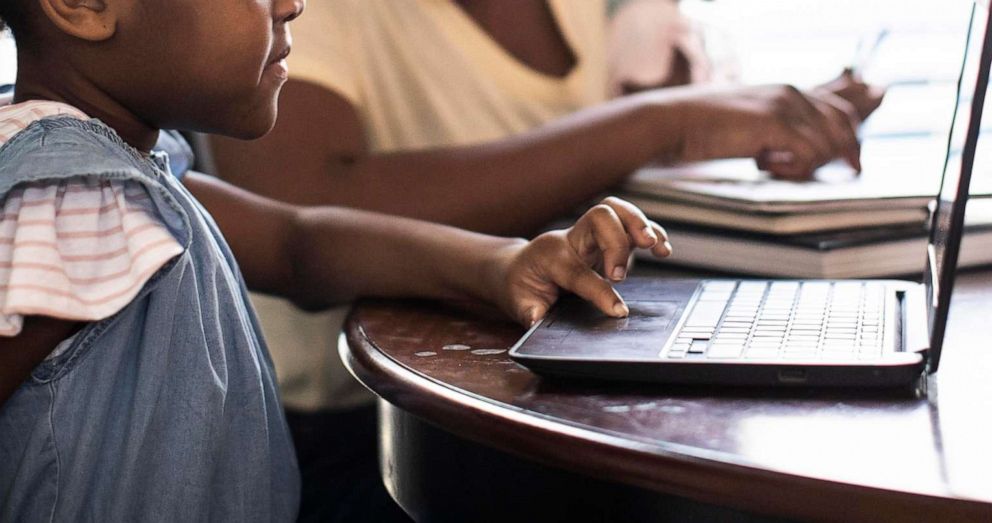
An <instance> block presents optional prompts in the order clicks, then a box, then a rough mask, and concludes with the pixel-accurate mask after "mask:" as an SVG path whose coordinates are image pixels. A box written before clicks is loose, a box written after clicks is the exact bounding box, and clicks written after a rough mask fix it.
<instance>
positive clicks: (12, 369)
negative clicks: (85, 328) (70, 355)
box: [0, 316, 81, 407]
mask: <svg viewBox="0 0 992 523" xmlns="http://www.w3.org/2000/svg"><path fill="white" fill-rule="evenodd" d="M80 326H81V324H80V323H78V322H74V321H66V320H57V319H53V318H45V317H39V316H32V317H27V318H25V319H24V327H23V329H22V330H21V332H20V334H18V335H17V336H15V337H11V338H8V337H0V407H2V406H3V404H4V403H5V402H6V401H7V399H8V398H10V396H11V395H12V394H14V391H15V390H17V387H19V386H20V385H21V383H24V380H26V379H27V378H28V376H30V375H31V369H34V368H35V367H37V366H38V364H39V363H41V362H42V361H43V360H44V359H45V357H46V356H48V354H49V353H51V352H52V351H53V350H54V349H55V347H56V346H58V344H59V343H60V342H61V341H62V340H64V339H66V338H68V337H69V336H72V335H73V333H75V332H76V331H77V330H79V328H80Z"/></svg>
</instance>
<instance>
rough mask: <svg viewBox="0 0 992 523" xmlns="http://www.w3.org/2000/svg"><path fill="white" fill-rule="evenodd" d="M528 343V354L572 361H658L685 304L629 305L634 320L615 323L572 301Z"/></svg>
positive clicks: (653, 303)
mask: <svg viewBox="0 0 992 523" xmlns="http://www.w3.org/2000/svg"><path fill="white" fill-rule="evenodd" d="M562 301H563V302H562V303H561V304H559V306H558V307H556V308H555V309H554V310H553V312H552V314H551V316H550V317H549V318H548V319H547V320H545V322H544V323H543V324H542V325H541V327H539V328H538V329H537V330H536V331H535V332H534V333H533V334H531V336H530V338H529V339H528V340H527V341H526V343H525V345H524V347H522V349H523V352H525V353H528V354H532V355H544V356H560V357H566V358H568V359H584V358H595V359H627V358H636V359H642V358H655V357H657V356H658V353H659V352H660V351H661V349H662V347H663V346H664V345H665V340H667V339H668V336H669V334H671V331H672V328H673V326H674V324H675V320H676V318H678V315H679V314H681V312H682V306H683V305H684V303H683V302H678V301H628V302H627V306H628V307H629V308H630V316H628V317H627V318H621V319H616V318H610V317H607V316H605V315H604V314H603V313H602V312H599V311H598V310H597V309H596V308H595V307H593V306H591V305H589V304H587V303H583V302H581V301H580V300H578V299H574V298H572V297H570V298H567V299H565V300H562Z"/></svg>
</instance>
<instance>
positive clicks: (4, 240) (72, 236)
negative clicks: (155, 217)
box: [0, 220, 161, 247]
mask: <svg viewBox="0 0 992 523" xmlns="http://www.w3.org/2000/svg"><path fill="white" fill-rule="evenodd" d="M26 221H27V222H33V223H26V224H25V223H21V224H20V225H21V226H22V227H23V226H31V227H37V226H42V225H47V226H51V227H54V226H55V221H54V220H26ZM158 227H161V224H159V223H157V222H148V223H145V224H142V225H139V226H137V227H135V228H133V229H131V230H129V231H127V232H124V226H123V225H117V226H114V227H111V228H109V229H104V230H102V231H78V232H62V231H56V233H55V234H56V238H58V239H60V240H78V239H83V238H106V237H108V236H113V235H116V234H120V235H123V236H124V238H125V239H128V240H130V239H131V238H132V237H134V236H135V235H136V234H139V233H142V232H144V231H146V230H148V229H150V228H158ZM34 243H44V242H33V241H31V240H27V241H17V238H12V237H10V236H4V237H0V245H14V244H16V246H20V245H22V244H32V245H33V244H34ZM48 243H49V244H51V242H48ZM53 245H54V244H53ZM35 246H36V247H38V246H40V245H35Z"/></svg>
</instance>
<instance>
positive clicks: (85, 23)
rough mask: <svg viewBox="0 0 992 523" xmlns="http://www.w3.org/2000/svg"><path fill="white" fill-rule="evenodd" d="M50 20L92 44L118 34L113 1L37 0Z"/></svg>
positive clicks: (63, 29) (72, 34)
mask: <svg viewBox="0 0 992 523" xmlns="http://www.w3.org/2000/svg"><path fill="white" fill-rule="evenodd" d="M37 1H38V2H39V3H40V4H41V8H42V10H43V11H44V12H45V15H47V16H48V18H49V20H51V21H52V23H53V24H55V26H56V27H58V28H59V29H61V30H62V32H64V33H66V34H68V35H71V36H75V37H76V38H81V39H83V40H87V41H90V42H101V41H103V40H107V39H109V38H110V37H112V36H114V33H115V32H117V13H116V11H115V9H113V8H112V6H111V5H109V4H110V3H112V2H113V0H37Z"/></svg>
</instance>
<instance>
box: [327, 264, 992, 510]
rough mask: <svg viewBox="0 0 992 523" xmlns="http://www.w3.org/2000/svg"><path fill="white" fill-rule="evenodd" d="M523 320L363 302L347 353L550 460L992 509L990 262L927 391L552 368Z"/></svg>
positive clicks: (777, 505)
mask: <svg viewBox="0 0 992 523" xmlns="http://www.w3.org/2000/svg"><path fill="white" fill-rule="evenodd" d="M647 272H649V273H650V272H652V271H651V270H649V271H647ZM653 272H654V273H656V274H657V273H659V271H658V270H657V269H655V270H654V271H653ZM640 273H641V274H644V273H645V271H644V270H643V269H642V270H641V271H640ZM663 274H677V275H679V276H685V273H681V274H679V273H676V272H674V271H665V272H664V273H663ZM522 333H523V330H522V329H521V328H520V327H518V326H516V325H513V324H509V323H506V322H504V321H501V320H499V319H495V318H489V317H486V316H484V315H478V314H472V313H468V312H464V311H460V310H458V309H455V308H452V307H447V306H444V305H441V304H437V303H433V302H424V301H365V302H362V303H360V304H359V305H358V306H357V307H356V308H355V310H354V311H353V314H352V316H351V318H350V320H349V322H348V326H347V334H348V342H349V349H347V351H346V352H345V354H344V355H343V356H344V357H345V360H346V363H347V364H348V366H349V367H350V368H351V370H352V372H353V373H354V374H355V375H356V376H357V377H358V378H359V379H360V380H361V381H362V382H363V383H364V384H365V385H366V386H368V387H369V388H370V389H372V390H373V391H374V392H376V393H377V394H378V395H379V396H380V397H381V398H382V399H383V400H384V401H385V402H387V403H385V404H386V405H387V407H388V408H390V409H399V410H401V411H402V412H404V413H409V414H411V415H413V416H416V417H417V418H418V419H422V420H424V421H426V422H428V423H429V424H431V425H432V426H435V427H438V428H440V429H442V430H443V431H445V432H449V433H451V434H453V435H456V436H457V437H459V438H463V439H465V440H467V441H471V442H476V443H478V444H481V445H484V446H486V447H489V448H491V449H494V450H496V451H500V452H505V453H507V454H508V455H512V456H515V457H519V458H523V459H525V460H530V461H533V462H535V463H539V464H542V465H543V466H548V467H552V468H556V469H561V470H565V471H570V472H572V473H577V474H583V475H587V476H588V477H593V478H598V479H600V480H605V481H609V482H615V483H618V484H624V485H630V486H632V487H635V488H638V489H643V490H644V491H646V492H656V493H659V494H665V495H675V496H679V497H682V498H687V499H690V500H695V501H698V502H701V503H706V504H715V505H720V506H724V507H730V508H732V509H735V510H741V511H746V512H748V513H754V514H762V515H772V516H779V517H786V518H801V519H815V520H846V521H880V520H891V519H902V520H915V521H919V520H938V519H939V520H941V521H957V520H960V521H984V522H989V521H992V270H988V269H986V270H978V271H970V272H964V273H962V274H960V275H959V276H958V279H957V283H956V287H955V289H954V299H953V302H952V309H951V313H950V321H949V325H948V331H947V338H946V345H945V349H944V355H943V358H942V361H941V366H940V371H939V372H938V373H937V375H936V376H935V377H934V378H933V379H931V381H930V386H929V391H928V394H927V395H925V396H922V397H913V396H911V395H899V394H893V393H891V392H883V393H867V392H858V391H848V392H838V391H827V390H803V389H799V390H785V391H781V390H762V389H728V388H716V387H709V388H700V387H695V388H686V387H671V386H668V387H666V386H658V385H643V384H639V385H635V384H620V385H618V384H602V383H596V382H570V381H560V380H549V379H546V378H541V377H539V376H537V375H535V374H533V373H531V372H530V371H528V370H527V369H526V368H524V367H522V366H519V365H517V364H516V363H514V362H513V361H511V360H510V359H509V357H508V356H507V349H508V348H509V347H510V346H511V345H512V344H513V343H514V342H515V341H516V340H517V339H518V338H519V337H520V336H521V334H522ZM393 429H394V430H395V427H394V428H393ZM384 430H389V427H386V429H384ZM397 441H400V442H402V440H401V439H397V440H394V441H393V442H392V445H396V444H397ZM389 450H390V449H388V448H387V449H386V451H389ZM394 465H395V464H386V465H384V473H385V474H386V475H387V478H386V480H387V484H388V483H389V482H390V480H391V478H390V477H388V476H389V475H391V474H392V475H398V476H397V477H400V478H401V477H402V471H394V470H391V469H390V467H391V466H394ZM392 479H396V478H392ZM393 488H395V486H394V487H393Z"/></svg>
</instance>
